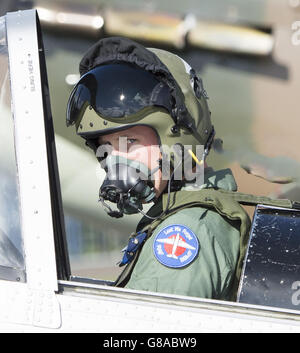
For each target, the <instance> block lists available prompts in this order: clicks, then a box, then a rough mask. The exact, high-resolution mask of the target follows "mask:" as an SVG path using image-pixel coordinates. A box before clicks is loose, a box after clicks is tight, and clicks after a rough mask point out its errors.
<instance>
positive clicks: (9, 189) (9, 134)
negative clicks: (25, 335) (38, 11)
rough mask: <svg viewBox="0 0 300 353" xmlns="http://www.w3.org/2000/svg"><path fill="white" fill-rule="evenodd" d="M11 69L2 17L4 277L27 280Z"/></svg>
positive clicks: (0, 268)
mask: <svg viewBox="0 0 300 353" xmlns="http://www.w3.org/2000/svg"><path fill="white" fill-rule="evenodd" d="M8 72H9V70H8V51H7V45H6V27H5V18H4V17H0V111H1V117H0V119H1V129H0V180H1V182H0V279H5V280H13V281H23V282H24V281H25V275H24V273H25V270H24V268H25V265H24V256H23V242H22V235H21V234H22V233H21V225H20V211H19V195H18V182H17V166H16V159H15V151H14V128H13V119H12V112H11V106H10V104H11V95H10V83H9V73H8Z"/></svg>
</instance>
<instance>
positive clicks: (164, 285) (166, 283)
mask: <svg viewBox="0 0 300 353" xmlns="http://www.w3.org/2000/svg"><path fill="white" fill-rule="evenodd" d="M239 238H240V233H239V230H238V227H236V226H235V225H234V224H230V223H228V222H227V221H226V220H225V218H223V217H222V216H221V215H219V214H218V213H217V212H214V211H212V210H207V209H204V208H200V207H195V208H186V209H183V210H180V211H179V212H177V213H176V214H174V215H171V216H170V217H168V218H167V219H165V220H164V221H163V222H162V223H161V224H160V225H159V227H157V228H156V229H155V231H154V232H153V234H152V236H151V237H150V238H149V239H148V240H147V241H146V243H145V245H144V247H143V249H142V251H141V253H140V256H139V259H138V261H137V263H136V265H135V267H134V269H133V272H132V275H131V278H130V280H129V282H128V283H127V285H126V288H131V289H138V290H146V291H153V292H162V293H170V294H179V295H186V296H195V297H202V298H214V299H223V300H230V299H231V296H232V284H233V280H234V276H235V269H236V264H237V260H238V257H239Z"/></svg>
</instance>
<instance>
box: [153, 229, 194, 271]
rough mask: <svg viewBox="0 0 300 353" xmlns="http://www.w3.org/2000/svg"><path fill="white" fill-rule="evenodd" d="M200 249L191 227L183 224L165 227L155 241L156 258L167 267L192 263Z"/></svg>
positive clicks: (177, 266)
mask: <svg viewBox="0 0 300 353" xmlns="http://www.w3.org/2000/svg"><path fill="white" fill-rule="evenodd" d="M198 251H199V241H198V238H197V237H196V235H195V234H194V233H193V232H192V231H191V229H189V228H188V227H186V226H183V225H181V224H172V225H169V226H167V227H165V228H163V229H162V230H161V231H160V232H159V233H158V234H157V235H156V237H155V239H154V242H153V252H154V255H155V257H156V259H157V260H158V261H159V262H160V263H162V264H163V265H165V266H167V267H173V268H180V267H184V266H186V265H188V264H190V263H191V262H192V261H193V260H194V259H195V257H196V256H197V254H198Z"/></svg>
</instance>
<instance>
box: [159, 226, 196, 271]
mask: <svg viewBox="0 0 300 353" xmlns="http://www.w3.org/2000/svg"><path fill="white" fill-rule="evenodd" d="M173 226H174V227H176V226H179V227H183V228H186V229H187V230H188V231H189V232H190V233H191V234H192V235H193V236H194V237H195V239H196V242H197V250H196V252H195V256H194V257H192V258H191V260H190V261H189V262H187V263H186V264H184V265H181V266H180V265H179V266H169V265H167V264H165V263H163V262H162V261H160V260H159V258H158V257H157V255H156V251H155V243H156V239H157V237H158V236H159V235H160V233H161V232H162V231H163V230H165V229H166V228H169V227H173ZM152 250H153V254H154V257H155V258H156V260H157V261H158V262H159V263H160V264H162V265H164V266H165V267H168V268H174V269H178V268H184V267H187V266H188V265H190V264H191V263H192V262H193V261H194V260H195V258H196V257H197V255H198V254H199V250H200V244H199V239H198V237H197V236H196V234H195V233H194V232H193V231H192V230H191V229H190V228H189V227H187V226H185V225H184V224H179V223H176V224H175V223H174V224H169V225H168V226H166V227H164V228H162V229H161V230H160V231H159V232H158V233H157V234H156V236H155V238H154V240H153V244H152Z"/></svg>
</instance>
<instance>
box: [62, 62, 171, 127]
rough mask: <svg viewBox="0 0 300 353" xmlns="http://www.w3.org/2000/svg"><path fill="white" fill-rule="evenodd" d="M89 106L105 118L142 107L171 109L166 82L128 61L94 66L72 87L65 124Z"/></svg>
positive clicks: (77, 119)
mask: <svg viewBox="0 0 300 353" xmlns="http://www.w3.org/2000/svg"><path fill="white" fill-rule="evenodd" d="M88 106H90V107H91V108H93V109H94V111H95V112H96V113H97V114H98V115H100V116H101V117H102V118H105V119H107V120H112V121H113V120H116V119H118V120H119V119H124V122H126V118H127V117H130V116H132V115H134V114H136V113H137V112H139V111H140V110H142V109H144V108H145V107H149V106H160V107H163V108H165V109H166V110H167V111H169V112H170V113H171V110H172V96H171V94H170V89H169V87H168V86H167V85H165V84H164V83H162V82H160V81H159V80H158V79H157V78H156V77H155V76H154V75H153V74H151V73H150V72H148V71H145V70H143V69H140V68H139V67H135V66H134V65H132V64H127V63H120V64H107V65H102V66H97V67H95V68H94V69H92V70H91V71H89V72H88V73H86V74H85V75H83V76H82V77H81V79H80V81H79V82H78V83H77V85H76V86H75V87H74V89H73V91H72V93H71V95H70V98H69V101H68V106H67V126H70V125H73V124H74V123H78V122H80V120H81V118H82V116H83V114H84V112H85V110H86V108H87V107H88Z"/></svg>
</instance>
